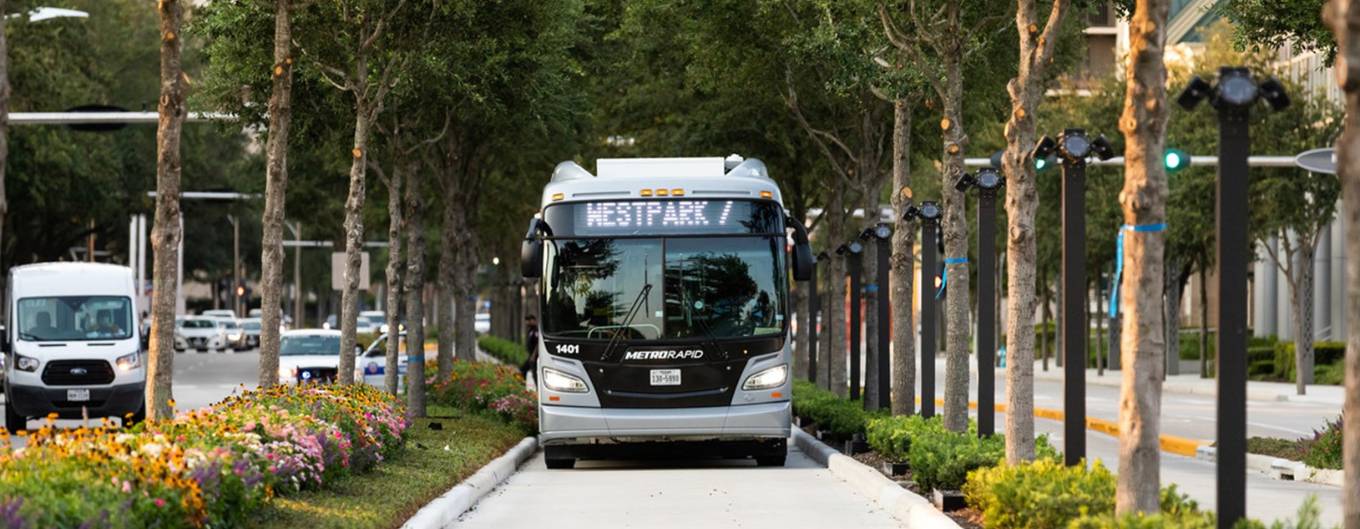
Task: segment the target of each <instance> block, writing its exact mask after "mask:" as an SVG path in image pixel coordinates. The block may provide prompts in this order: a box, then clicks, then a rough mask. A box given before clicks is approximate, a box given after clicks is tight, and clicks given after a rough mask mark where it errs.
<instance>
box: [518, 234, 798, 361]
mask: <svg viewBox="0 0 1360 529" xmlns="http://www.w3.org/2000/svg"><path fill="white" fill-rule="evenodd" d="M782 245H783V237H782V235H781V236H772V235H762V236H725V237H722V236H720V237H676V238H637V239H633V238H623V239H598V238H591V239H557V240H554V241H552V244H548V245H547V246H546V250H547V251H546V255H545V257H546V258H547V260H548V274H547V276H546V277H545V278H544V292H545V296H544V310H543V320H544V321H543V324H544V331H545V332H546V333H547V334H548V335H553V336H558V337H571V338H584V339H599V340H608V339H609V338H611V337H612V336H613V333H614V332H615V331H618V330H620V329H622V326H623V325H624V323H625V320H628V313H629V312H630V309H635V314H634V315H633V317H632V319H631V320H629V321H628V325H627V328H626V329H622V331H623V335H622V337H623V338H625V339H632V340H655V339H663V338H664V339H686V338H706V337H711V338H715V339H722V338H740V337H749V336H766V335H773V334H778V333H781V332H783V330H784V314H785V308H784V297H785V292H786V288H787V287H786V286H785V270H784V259H783V251H782V250H783V246H782ZM648 285H650V286H651V288H650V289H648V288H646V287H647V286H648ZM644 292H645V295H644Z"/></svg>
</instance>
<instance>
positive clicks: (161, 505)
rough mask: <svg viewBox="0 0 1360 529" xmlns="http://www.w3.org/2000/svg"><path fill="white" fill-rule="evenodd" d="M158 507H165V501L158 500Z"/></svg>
mask: <svg viewBox="0 0 1360 529" xmlns="http://www.w3.org/2000/svg"><path fill="white" fill-rule="evenodd" d="M156 506H157V507H164V506H165V500H163V499H160V498H156Z"/></svg>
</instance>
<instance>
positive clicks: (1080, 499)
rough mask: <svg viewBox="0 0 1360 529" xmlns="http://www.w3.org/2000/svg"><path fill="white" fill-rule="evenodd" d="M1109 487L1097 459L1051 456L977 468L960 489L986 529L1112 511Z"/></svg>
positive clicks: (1033, 528)
mask: <svg viewBox="0 0 1360 529" xmlns="http://www.w3.org/2000/svg"><path fill="white" fill-rule="evenodd" d="M1114 490H1115V479H1114V475H1113V474H1111V473H1110V471H1108V470H1106V469H1105V467H1104V466H1103V465H1101V464H1100V463H1099V462H1097V463H1096V464H1094V465H1093V466H1092V467H1091V469H1090V470H1087V469H1086V467H1085V466H1084V465H1082V466H1074V467H1069V466H1065V465H1063V464H1062V463H1061V462H1059V461H1057V460H1054V459H1039V460H1036V461H1033V462H1030V463H1024V464H1021V465H1016V466H1009V465H1001V466H996V467H991V468H985V467H984V468H979V469H977V470H974V471H972V472H970V473H969V475H968V481H967V484H966V485H965V486H964V488H963V492H964V495H965V497H966V498H967V500H968V503H969V505H972V506H973V507H974V508H976V509H978V510H979V511H981V512H982V517H983V520H984V521H985V526H986V527H987V528H988V529H1051V528H1054V527H1063V526H1065V525H1067V524H1068V523H1069V522H1071V521H1072V520H1076V519H1078V518H1080V517H1082V516H1083V515H1089V514H1106V513H1112V512H1114Z"/></svg>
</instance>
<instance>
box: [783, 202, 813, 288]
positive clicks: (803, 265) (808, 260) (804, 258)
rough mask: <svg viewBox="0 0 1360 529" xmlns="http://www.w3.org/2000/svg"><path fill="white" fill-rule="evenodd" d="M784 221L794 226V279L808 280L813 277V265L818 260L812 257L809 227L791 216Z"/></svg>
mask: <svg viewBox="0 0 1360 529" xmlns="http://www.w3.org/2000/svg"><path fill="white" fill-rule="evenodd" d="M784 223H785V224H787V225H788V226H790V227H792V228H793V280H794V281H808V280H810V279H812V267H813V266H814V265H816V263H817V260H816V259H815V258H813V257H812V245H811V244H810V243H809V242H808V232H807V227H805V226H803V223H801V222H797V221H795V220H793V219H792V218H789V217H785V218H784Z"/></svg>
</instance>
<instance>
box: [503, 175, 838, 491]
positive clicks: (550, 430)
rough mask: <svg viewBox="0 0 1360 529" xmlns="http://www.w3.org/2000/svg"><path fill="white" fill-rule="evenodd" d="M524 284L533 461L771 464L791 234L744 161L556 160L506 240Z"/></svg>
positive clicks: (785, 421)
mask: <svg viewBox="0 0 1360 529" xmlns="http://www.w3.org/2000/svg"><path fill="white" fill-rule="evenodd" d="M521 253H522V255H521V258H522V259H521V262H522V266H523V270H522V272H523V275H524V276H525V277H526V278H527V279H539V281H538V293H539V296H538V298H539V307H538V308H539V313H540V321H541V326H540V333H539V343H538V344H537V347H538V358H539V361H538V367H537V371H536V372H535V374H536V375H537V381H538V398H539V429H540V432H541V433H540V435H539V443H540V444H541V445H542V447H543V451H544V458H545V460H546V463H547V466H548V467H549V468H556V469H565V468H572V467H573V466H574V465H575V464H576V461H577V460H579V459H605V458H621V457H649V456H652V455H684V456H703V457H722V458H738V457H739V458H752V459H754V460H755V462H756V464H757V465H758V466H782V465H783V464H784V460H785V456H786V454H787V446H786V443H787V439H788V437H789V433H790V428H791V415H792V413H791V409H790V406H791V403H790V398H791V390H792V382H791V378H792V371H791V367H792V365H791V354H790V351H791V347H792V344H791V337H790V325H789V324H790V323H791V321H790V319H791V318H790V307H789V301H788V292H789V281H790V279H792V280H796V281H804V280H807V279H808V278H809V277H810V276H811V274H812V267H813V257H812V250H811V248H810V246H809V245H808V237H807V230H806V228H805V227H804V226H803V224H802V223H801V222H796V221H793V220H792V219H790V218H789V216H788V214H787V212H786V211H785V210H784V207H783V203H782V202H781V195H780V192H779V187H778V186H777V185H776V184H775V182H774V181H773V180H772V179H771V178H770V176H769V174H768V173H767V171H766V168H765V165H764V164H763V163H761V162H760V160H756V159H743V158H741V157H740V156H737V155H732V156H729V157H727V158H722V157H711V158H633V159H600V160H598V161H597V162H596V173H595V174H592V173H590V172H589V171H587V170H585V169H584V168H582V167H581V166H580V165H577V164H576V163H575V162H570V161H567V162H562V163H561V164H558V165H557V167H556V169H555V170H554V171H553V175H552V180H551V181H550V182H549V183H548V185H547V186H546V187H545V188H544V189H543V197H542V201H541V207H540V209H539V211H538V213H537V214H535V215H534V218H533V219H532V220H531V221H530V224H529V229H528V232H527V233H526V234H525V238H524V242H523V247H522V250H521Z"/></svg>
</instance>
